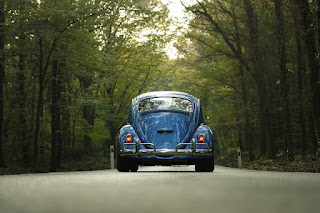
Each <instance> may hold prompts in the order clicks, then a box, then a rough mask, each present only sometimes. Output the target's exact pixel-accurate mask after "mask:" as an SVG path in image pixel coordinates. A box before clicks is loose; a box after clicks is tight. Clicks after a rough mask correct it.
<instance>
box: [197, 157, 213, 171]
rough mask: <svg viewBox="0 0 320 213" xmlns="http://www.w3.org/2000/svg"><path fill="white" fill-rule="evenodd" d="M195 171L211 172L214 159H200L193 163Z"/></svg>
mask: <svg viewBox="0 0 320 213" xmlns="http://www.w3.org/2000/svg"><path fill="white" fill-rule="evenodd" d="M195 170H196V172H213V170H214V159H213V158H209V159H202V160H199V161H198V162H196V164H195Z"/></svg>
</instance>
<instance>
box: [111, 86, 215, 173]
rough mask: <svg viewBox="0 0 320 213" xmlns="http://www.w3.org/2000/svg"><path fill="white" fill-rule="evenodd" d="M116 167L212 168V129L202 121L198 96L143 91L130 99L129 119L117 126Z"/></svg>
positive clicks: (121, 169) (210, 169)
mask: <svg viewBox="0 0 320 213" xmlns="http://www.w3.org/2000/svg"><path fill="white" fill-rule="evenodd" d="M117 152H118V153H117V169H118V171H120V172H128V171H132V172H136V171H137V170H138V165H195V170H196V171H197V172H212V171H213V170H214V146H213V134H212V131H211V129H210V128H209V127H208V126H206V125H204V123H203V115H202V110H201V107H200V101H199V99H197V98H195V97H194V96H192V95H189V94H187V93H183V92H171V91H159V92H149V93H144V94H141V95H139V96H137V97H136V98H134V99H133V100H132V104H131V112H130V117H129V122H128V124H127V125H125V126H123V127H122V128H121V129H120V134H119V142H118V149H117Z"/></svg>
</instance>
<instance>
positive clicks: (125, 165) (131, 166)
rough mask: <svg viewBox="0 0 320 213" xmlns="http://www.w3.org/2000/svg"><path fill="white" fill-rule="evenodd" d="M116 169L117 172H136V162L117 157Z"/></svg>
mask: <svg viewBox="0 0 320 213" xmlns="http://www.w3.org/2000/svg"><path fill="white" fill-rule="evenodd" d="M117 170H118V171H119V172H129V171H131V172H137V171H138V163H137V162H136V161H135V160H130V159H124V158H121V157H119V156H118V157H117Z"/></svg>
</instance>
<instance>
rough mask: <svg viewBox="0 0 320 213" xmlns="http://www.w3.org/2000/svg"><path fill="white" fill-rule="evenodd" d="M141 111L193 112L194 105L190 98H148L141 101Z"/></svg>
mask: <svg viewBox="0 0 320 213" xmlns="http://www.w3.org/2000/svg"><path fill="white" fill-rule="evenodd" d="M138 110H139V112H146V111H150V110H180V111H184V112H193V105H192V102H191V101H190V100H187V99H184V98H176V97H156V98H148V99H144V100H142V101H140V102H139V108H138Z"/></svg>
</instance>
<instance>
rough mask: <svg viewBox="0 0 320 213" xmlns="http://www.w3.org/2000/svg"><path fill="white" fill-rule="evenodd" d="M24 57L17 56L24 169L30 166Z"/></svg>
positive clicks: (20, 135) (20, 132) (20, 140)
mask: <svg viewBox="0 0 320 213" xmlns="http://www.w3.org/2000/svg"><path fill="white" fill-rule="evenodd" d="M25 71H26V70H25V57H24V55H19V74H18V81H19V89H18V91H19V95H18V97H19V111H20V113H19V128H18V129H19V132H18V134H19V136H18V137H19V142H20V143H21V144H22V161H23V162H22V164H23V166H24V167H29V166H30V145H29V141H28V138H27V119H26V116H27V112H26V103H25V101H26V92H25Z"/></svg>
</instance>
